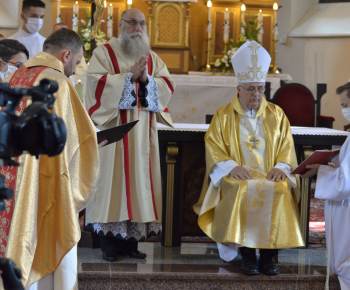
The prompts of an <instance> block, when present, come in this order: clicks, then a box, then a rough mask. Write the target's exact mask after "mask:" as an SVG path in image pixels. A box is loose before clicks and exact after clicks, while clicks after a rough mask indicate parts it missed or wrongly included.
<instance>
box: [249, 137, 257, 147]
mask: <svg viewBox="0 0 350 290" xmlns="http://www.w3.org/2000/svg"><path fill="white" fill-rule="evenodd" d="M249 142H252V143H253V149H257V148H258V147H256V143H258V142H259V139H258V138H256V137H255V136H254V135H252V136H250V138H249Z"/></svg>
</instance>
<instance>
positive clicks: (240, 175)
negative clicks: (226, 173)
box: [230, 166, 253, 180]
mask: <svg viewBox="0 0 350 290" xmlns="http://www.w3.org/2000/svg"><path fill="white" fill-rule="evenodd" d="M230 175H231V176H232V177H233V178H236V179H237V180H240V179H242V180H245V179H248V180H250V179H253V177H252V175H251V174H250V172H249V171H248V170H247V169H245V168H244V167H242V166H236V167H235V168H233V169H232V170H231V172H230Z"/></svg>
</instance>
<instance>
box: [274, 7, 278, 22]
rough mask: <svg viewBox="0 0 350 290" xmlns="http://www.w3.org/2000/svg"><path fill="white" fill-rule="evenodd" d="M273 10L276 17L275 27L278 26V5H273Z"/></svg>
mask: <svg viewBox="0 0 350 290" xmlns="http://www.w3.org/2000/svg"><path fill="white" fill-rule="evenodd" d="M273 10H274V16H275V24H274V25H277V11H278V5H277V3H275V4H273Z"/></svg>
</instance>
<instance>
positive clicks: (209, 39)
mask: <svg viewBox="0 0 350 290" xmlns="http://www.w3.org/2000/svg"><path fill="white" fill-rule="evenodd" d="M211 40H212V38H211V37H208V38H207V41H208V47H207V65H206V66H205V71H208V72H209V71H211V67H210V41H211Z"/></svg>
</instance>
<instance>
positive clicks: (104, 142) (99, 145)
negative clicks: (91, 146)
mask: <svg viewBox="0 0 350 290" xmlns="http://www.w3.org/2000/svg"><path fill="white" fill-rule="evenodd" d="M107 143H108V141H107V140H104V141H102V142H100V143H98V149H99V150H100V149H101V148H102V147H103V146H105V145H106V144H107Z"/></svg>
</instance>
